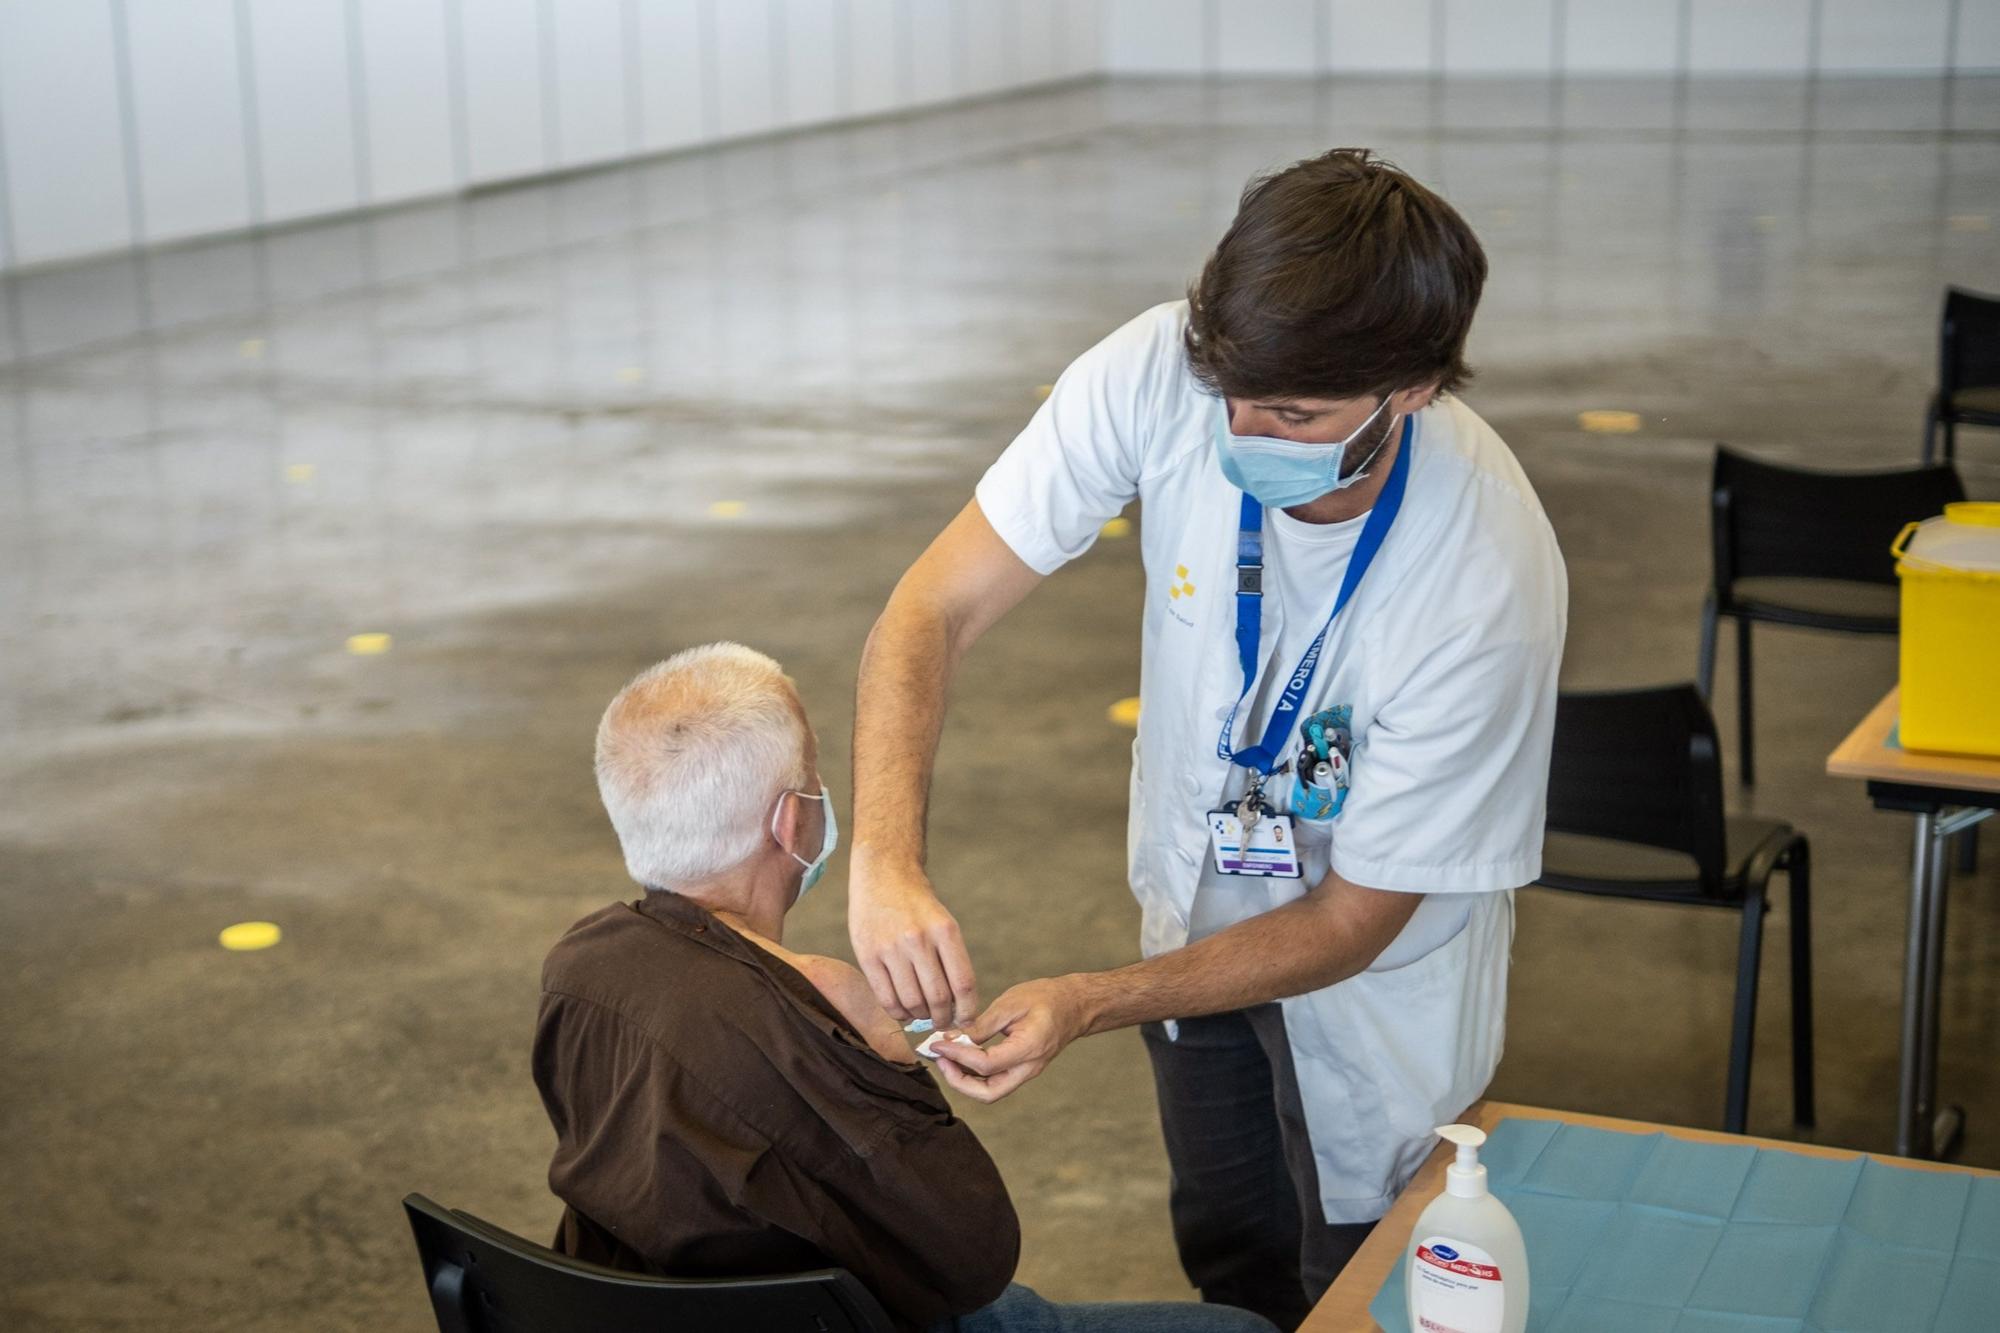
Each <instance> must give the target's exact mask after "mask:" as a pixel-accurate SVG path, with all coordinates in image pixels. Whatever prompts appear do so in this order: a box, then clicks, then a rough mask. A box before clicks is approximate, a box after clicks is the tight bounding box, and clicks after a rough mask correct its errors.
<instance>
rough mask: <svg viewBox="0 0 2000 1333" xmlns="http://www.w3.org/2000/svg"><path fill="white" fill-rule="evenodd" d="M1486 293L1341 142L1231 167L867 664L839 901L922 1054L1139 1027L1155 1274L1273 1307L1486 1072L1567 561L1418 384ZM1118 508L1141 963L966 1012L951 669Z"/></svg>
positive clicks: (1472, 252)
mask: <svg viewBox="0 0 2000 1333" xmlns="http://www.w3.org/2000/svg"><path fill="white" fill-rule="evenodd" d="M1485 276H1486V260H1485V256H1484V254H1483V252H1482V251H1481V249H1480V247H1479V243H1478V241H1477V239H1476V238H1475V237H1474V236H1473V234H1472V232H1471V230H1470V229H1469V228H1468V227H1467V226H1466V225H1465V223H1464V221H1463V220H1462V219H1461V218H1460V217H1459V216H1458V214H1457V213H1456V212H1455V211H1453V210H1452V208H1451V207H1450V205H1448V204H1446V203H1445V202H1444V201H1443V200H1442V199H1440V198H1439V197H1438V196H1436V195H1435V194H1433V193H1431V192H1430V191H1429V190H1427V189H1425V188H1424V187H1423V186H1421V185H1419V184H1418V183H1416V182H1415V181H1414V180H1412V179H1410V178H1409V177H1408V176H1406V175H1404V174H1403V173H1401V172H1400V171H1397V170H1396V169H1395V168H1393V167H1391V166H1389V165H1387V164H1385V163H1383V162H1381V161H1380V160H1378V159H1375V158H1373V157H1372V156H1371V155H1369V154H1367V153H1366V152H1365V151H1363V150H1346V149H1343V150H1338V151H1336V152H1333V153H1329V154H1326V155H1324V156H1322V157H1319V158H1315V159H1312V160H1310V161H1306V162H1302V163H1299V164H1297V165H1295V166H1293V167H1291V168H1289V169H1287V170H1285V171H1283V172H1280V173H1277V174H1276V175H1274V176H1270V177H1266V178H1264V179H1261V180H1259V181H1256V182H1253V184H1252V185H1251V187H1250V188H1249V189H1248V190H1247V191H1246V192H1245V194H1244V197H1243V201H1242V205H1241V207H1240V209H1239V211H1238V213H1237V217H1236V220H1235V222H1234V223H1233V224H1232V225H1231V227H1230V229H1229V231H1228V233H1227V234H1226V235H1225V236H1224V237H1223V239H1222V241H1221V243H1220V244H1219V245H1218V247H1217V249H1216V251H1215V253H1214V255H1213V256H1212V257H1211V258H1210V260H1209V262H1208V264H1207V265H1206V266H1205V268H1204V270H1203V272H1202V275H1201V278H1200V280H1199V281H1198V282H1197V283H1196V285H1195V287H1194V288H1193V289H1192V291H1191V292H1190V293H1189V300H1187V301H1176V302H1171V303H1169V304H1165V305H1160V306H1156V307H1154V308H1153V309H1151V310H1148V311H1146V312H1144V313H1143V314H1141V315H1139V316H1138V317H1137V318H1135V319H1133V320H1132V321H1131V322H1130V323H1128V324H1126V325H1125V326H1124V327H1123V328H1120V329H1118V330H1116V331H1115V332H1113V333H1112V334H1111V335H1110V336H1109V337H1107V338H1105V339H1104V341H1102V342H1101V343H1099V344H1098V345H1097V346H1096V347H1094V348H1092V349H1091V350H1089V351H1088V352H1085V353H1084V354H1083V355H1082V356H1081V357H1079V358H1078V359H1077V360H1076V361H1075V362H1074V363H1073V364H1072V365H1071V366H1070V367H1069V369H1068V370H1067V371H1066V372H1065V373H1064V374H1063V375H1062V377H1061V379H1059V380H1058V381H1057V383H1056V386H1055V389H1054V392H1053V393H1051V395H1050V396H1049V399H1048V401H1047V402H1046V403H1044V404H1043V405H1042V407H1041V409H1040V410H1039V411H1038V412H1037V413H1036V414H1035V416H1034V418H1033V420H1032V421H1030V422H1029V424H1028V426H1027V428H1026V429H1025V430H1024V431H1023V432H1022V433H1021V435H1020V436H1019V438H1017V439H1016V440H1015V441H1014V443H1013V444H1012V445H1011V446H1010V447H1009V448H1008V449H1007V450H1006V451H1005V452H1004V453H1003V454H1002V455H1001V456H1000V458H999V459H998V460H997V461H996V462H995V463H994V464H993V466H992V468H991V469H990V470H989V471H988V472H987V474H986V476H985V477H984V478H983V479H982V480H981V482H980V483H979V486H978V489H977V491H976V493H975V497H974V499H973V501H972V503H970V504H968V505H967V506H966V508H965V509H964V511H963V512H961V513H960V514H959V516H958V517H957V518H956V519H955V520H953V522H952V523H951V524H950V526H948V527H947V528H946V529H945V531H944V532H943V533H942V534H941V535H940V536H939V537H938V539H937V540H936V541H935V542H934V543H933V544H932V546H931V547H930V549H929V550H928V551H927V552H926V553H925V554H924V555H923V556H922V557H921V558H920V559H919V560H918V561H917V563H916V564H915V565H913V566H912V567H911V568H910V570H909V572H908V573H907V574H906V575H905V576H904V577H903V579H902V581H901V583H900V584H899V585H898V587H897V589H896V591H895V593H894V595H893V596H892V597H891V598H890V601H889V604H888V607H887V608H886V609H885V610H884V612H883V614H882V617H881V619H880V621H879V622H878V623H877V625H876V627H875V630H874V633H873V634H872V635H871V636H870V640H869V644H868V649H867V652H866V654H865V656H864V659H863V662H862V668H861V680H860V688H859V703H858V711H857V717H856V725H855V749H854V788H855V802H854V808H855V823H856V826H857V828H856V834H857V837H856V843H857V845H856V847H855V850H854V856H853V868H852V877H851V883H852V890H851V899H850V904H849V926H850V931H851V934H852V936H853V941H854V946H855V951H856V954H857V956H858V957H859V959H860V961H861V964H862V967H863V969H864V970H865V972H866V973H867V975H868V977H869V980H870V982H871V984H872V985H873V987H874V989H875V992H876V994H877V996H878V997H879V998H880V999H881V1001H882V1002H883V1004H884V1005H885V1006H886V1007H888V1008H889V1009H890V1011H891V1012H893V1013H896V1014H899V1015H901V1016H904V1017H906V1018H917V1017H925V1018H931V1019H933V1020H934V1021H935V1022H937V1023H938V1024H939V1025H940V1026H947V1025H954V1024H956V1025H961V1026H964V1027H965V1028H966V1029H967V1030H968V1031H970V1032H971V1033H972V1035H973V1036H974V1037H975V1038H977V1039H979V1040H980V1041H982V1042H985V1043H986V1045H985V1048H984V1049H983V1050H980V1049H972V1048H965V1047H958V1048H953V1049H952V1050H951V1051H950V1054H949V1055H948V1056H947V1058H946V1060H945V1061H944V1062H943V1063H942V1065H941V1070H942V1072H943V1073H944V1075H945V1077H946V1078H947V1080H948V1081H949V1082H950V1083H951V1084H952V1085H953V1086H954V1087H956V1088H958V1089H960V1090H961V1091H964V1092H966V1093H968V1094H970V1095H971V1096H974V1097H977V1098H980V1099H982V1100H989V1101H990V1100H994V1099H997V1098H999V1097H1003V1096H1006V1095H1007V1094H1009V1093H1011V1092H1012V1091H1014V1090H1015V1089H1016V1088H1018V1087H1019V1086H1020V1085H1021V1084H1022V1083H1023V1082H1025V1081H1026V1080H1028V1079H1030V1078H1032V1077H1033V1076H1034V1075H1035V1074H1037V1073H1039V1072H1040V1071H1041V1070H1042V1069H1043V1068H1044V1067H1046V1066H1047V1064H1048V1062H1049V1061H1050V1060H1052V1059H1054V1058H1055V1056H1056V1055H1057V1054H1058V1053H1059V1052H1060V1051H1061V1050H1062V1049H1063V1047H1064V1046H1066V1045H1067V1044H1068V1043H1070V1042H1071V1041H1074V1040H1075V1039H1077V1038H1078V1037H1082V1036H1087V1035H1090V1034H1092V1033H1097V1032H1104V1031H1108V1030H1111V1029H1114V1028H1119V1027H1127V1026H1134V1025H1141V1026H1143V1028H1144V1032H1145V1036H1146V1041H1147V1049H1148V1051H1149V1053H1150V1054H1151V1056H1152V1059H1153V1066H1154V1072H1155V1080H1156V1084H1157V1087H1158V1091H1159V1099H1160V1111H1161V1118H1162V1127H1163V1130H1164V1132H1165V1137H1166V1141H1167V1148H1168V1152H1169V1155H1170V1157H1171V1159H1172V1163H1173V1171H1174V1183H1173V1194H1172V1209H1173V1216H1174V1229H1175V1237H1176V1241H1177V1243H1178V1245H1179V1248H1180V1252H1181V1259H1182V1263H1183V1265H1184V1266H1185V1267H1186V1269H1187V1271H1188V1275H1189V1277H1190V1279H1191V1280H1192V1281H1193V1282H1194V1283H1195V1285H1196V1286H1198V1287H1199V1288H1200V1289H1201V1291H1202V1293H1203V1295H1204V1297H1205V1298H1206V1299H1209V1300H1216V1301H1223V1302H1227V1303H1230V1304H1235V1305H1241V1306H1245V1307H1247V1308H1250V1309H1254V1310H1257V1311H1259V1312H1260V1313H1263V1314H1265V1315H1267V1316H1269V1317H1270V1318H1272V1319H1274V1320H1276V1321H1277V1322H1279V1323H1280V1324H1281V1325H1284V1326H1287V1327H1289V1326H1292V1325H1294V1324H1296V1323H1297V1322H1298V1320H1299V1319H1300V1318H1301V1317H1303V1315H1304V1313H1305V1312H1306V1310H1307V1309H1309V1308H1310V1306H1311V1303H1312V1302H1313V1301H1314V1300H1316V1299H1317V1297H1318V1296H1319V1294H1320V1293H1321V1292H1323V1291H1324V1289H1325V1287H1326V1286H1327V1284H1328V1283H1330V1282H1331V1281H1332V1279H1333V1277H1334V1276H1335V1274H1337V1273H1338V1271H1339V1269H1340V1267H1341V1266H1342V1265H1343V1264H1344V1263H1345V1262H1346V1260H1347V1258H1348V1257H1349V1256H1350V1255H1351V1254H1352V1253H1353V1251H1354V1249H1355V1248H1356V1247H1357V1246H1358V1245H1359V1243H1360V1241H1361V1239H1362V1237H1364V1236H1365V1235H1366V1234H1367V1231H1368V1228H1369V1226H1370V1225H1371V1224H1372V1223H1373V1222H1374V1221H1375V1219H1377V1218H1379V1217H1380V1216H1381V1215H1382V1214H1383V1213H1384V1212H1385V1211H1387V1209H1388V1207H1389V1204H1390V1202H1391V1201H1392V1200H1393V1198H1394V1197H1395V1195H1396V1193H1397V1192H1398V1191H1399V1190H1400V1189H1401V1188H1402V1187H1403V1185H1404V1184H1405V1183H1407V1181H1408V1180H1409V1178H1410V1175H1411V1174H1412V1172H1413V1171H1414V1170H1415V1168H1416V1166H1417V1164H1418V1163H1419V1162H1420V1161H1421V1160H1422V1158H1423V1156H1424V1155H1425V1153H1426V1152H1427V1151H1428V1148H1429V1145H1430V1143H1431V1130H1432V1128H1433V1127H1434V1126H1436V1125H1440V1124H1444V1123H1447V1122H1449V1121H1451V1120H1453V1119H1454V1118H1456V1117H1457V1116H1458V1114H1459V1113H1460V1112H1461V1111H1463V1110H1464V1108H1465V1107H1466V1106H1467V1105H1468V1104H1469V1103H1471V1102H1472V1101H1473V1100H1475V1099H1476V1098H1477V1097H1478V1096H1479V1095H1480V1093H1481V1092H1482V1091H1483V1090H1484V1089H1485V1087H1486V1084H1487V1082H1488V1080H1489V1079H1490V1078H1491V1076H1492V1074H1493V1070H1494V1067H1495V1066H1496V1065H1497V1063H1498V1062H1499V1059H1500V1048H1501V1037H1502V1033H1503V1031H1504V1020H1505V1013H1506V993H1507V964H1508V953H1509V947H1510V944H1511V941H1512V938H1513V930H1514V906H1513V892H1512V891H1513V890H1514V889H1515V888H1516V887H1518V886H1520V885H1523V884H1527V883H1529V882H1530V881H1532V880H1533V879H1534V878H1535V876H1536V875H1537V874H1538V873H1539V871H1540V858H1541V840H1542V819H1543V803H1544V798H1545V791H1546V787H1547V778H1548V756H1549V740H1550V732H1551V728H1552V725H1553V720H1554V710H1555V690H1556V672H1557V666H1558V663H1559V661H1560V658H1561V655H1562V644H1563V634H1564V627H1565V619H1566V604H1567V585H1566V581H1565V576H1564V571H1563V564H1562V557H1561V554H1560V552H1559V551H1558V550H1557V548H1556V542H1555V538H1554V535H1553V534H1552V533H1551V531H1550V528H1549V524H1548V521H1547V519H1546V518H1545V517H1544V515H1543V513H1542V508H1541V504H1540V502H1539V501H1538V500H1537V498H1536V496H1535V492H1534V490H1533V488H1532V487H1531V486H1530V485H1529V484H1528V480H1527V478H1526V477H1525V476H1524V475H1523V474H1522V472H1521V469H1520V466H1519V464H1518V463H1516V461H1515V459H1514V456H1513V454H1512V453H1510V452H1509V451H1508V449H1507V446H1506V445H1505V444H1504V443H1502V442H1501V440H1500V438H1499V437H1498V436H1497V435H1496V434H1494V432H1493V431H1492V429H1491V428H1490V427H1488V426H1487V425H1486V423H1485V422H1484V421H1481V420H1480V419H1479V417H1477V416H1476V415H1474V414H1473V412H1472V411H1471V409H1469V408H1467V407H1466V406H1464V404H1462V403H1461V402H1459V401H1458V400H1457V399H1456V398H1452V397H1449V396H1445V395H1448V394H1449V392H1450V390H1452V389H1453V388H1455V387H1456V386H1457V385H1459V384H1460V383H1461V382H1463V380H1464V379H1465V378H1466V375H1467V373H1468V372H1467V369H1466V366H1465V363H1464V360H1463V355H1464V347H1465V338H1466V333H1467V331H1468V329H1469V327H1470V324H1471V321H1472V315H1473V311H1474V309H1475V308H1476V306H1477V304H1478V300H1479V293H1480V289H1481V287H1482V285H1483V284H1484V281H1485ZM1135 498H1136V499H1138V500H1139V501H1140V503H1141V505H1142V533H1143V539H1142V544H1143V548H1144V559H1145V567H1146V584H1147V593H1146V605H1145V612H1144V616H1143V622H1142V625H1141V633H1142V636H1143V644H1144V653H1143V657H1142V667H1141V678H1140V700H1141V706H1140V716H1139V736H1138V741H1137V743H1136V745H1135V746H1134V749H1133V764H1132V783H1131V816H1130V825H1129V836H1128V845H1129V858H1130V866H1129V870H1130V880H1131V886H1132V891H1133V893H1134V894H1135V895H1136V896H1137V898H1138V900H1139V903H1140V906H1141V907H1142V909H1143V913H1144V926H1143V933H1142V938H1141V941H1140V944H1141V952H1142V954H1143V960H1142V961H1140V962H1136V963H1133V964H1131V965H1129V966H1127V967H1123V968H1119V969H1116V970H1114V971H1110V972H1104V973H1091V974H1080V975H1073V976H1066V977H1055V978H1049V979H1046V980H1041V981H1032V982H1028V983H1025V984H1023V985H1020V986H1016V987H1014V988H1013V989H1011V990H1009V991H1008V992H1007V993H1006V994H1004V995H1002V996H1001V997H1000V998H999V999H998V1000H997V1001H996V1002H994V1003H993V1004H992V1005H991V1006H990V1007H988V1008H986V1009H985V1010H984V1011H983V1012H982V1011H980V1009H979V1007H978V990H977V982H976V978H975V976H974V972H973V968H972V964H971V960H970V955H969V953H968V951H967V948H966V944H965V942H964V940H963V939H962V937H961V936H960V933H959V930H958V926H957V923H956V922H955V921H954V920H953V918H952V916H951V914H950V912H949V911H948V910H947V909H946V907H945V906H944V904H943V903H942V902H941V901H940V899H939V897H938V894H937V892H936V890H935V889H934V888H933V886H932V885H931V883H930V880H929V878H928V877H927V876H926V874H925V873H924V869H923V854H924V845H923V830H924V816H925V808H926V801H927V798H928V788H929V782H930V772H931V765H932V762H933V758H934V755H935V751H936V747H937V740H938V734H939V729H940V726H941V724H942V720H943V713H944V699H945V694H946V690H947V688H948V686H949V683H950V679H951V675H952V672H953V670H954V669H955V667H956V666H957V663H958V662H959V661H960V659H961V658H962V657H963V656H964V654H965V652H966V650H967V649H968V648H970V646H971V645H972V643H973V642H974V641H975V640H976V639H978V637H979V636H980V634H982V633H983V632H984V631H985V630H986V628H987V627H988V626H990V625H991V624H993V623H994V621H996V620H998V619H999V618H1000V616H1002V615H1003V614H1005V613H1006V611H1007V610H1009V609H1010V608H1011V607H1012V606H1014V605H1015V604H1016V603H1017V602H1018V601H1020V599H1021V598H1022V597H1023V596H1025V595H1026V594H1027V593H1028V591H1029V590H1030V589H1032V588H1033V587H1034V585H1035V584H1036V583H1037V582H1038V581H1039V580H1040V579H1041V578H1043V577H1044V576H1046V575H1048V574H1051V573H1053V572H1054V571H1055V570H1056V569H1058V568H1059V567H1060V566H1062V565H1063V564H1064V563H1065V562H1066V561H1069V560H1072V559H1074V558H1076V557H1077V556H1079V555H1081V554H1083V552H1084V551H1086V550H1087V549H1089V547H1090V545H1091V543H1092V542H1093V541H1094V540H1095V538H1096V536H1097V534H1098V531H1099V529H1100V527H1101V526H1102V525H1103V524H1104V522H1105V521H1106V520H1107V519H1110V518H1112V517H1113V516H1115V515H1116V514H1118V513H1119V511H1120V510H1122V509H1123V508H1124V507H1125V506H1126V505H1127V504H1129V503H1130V502H1131V501H1132V500H1134V499H1135Z"/></svg>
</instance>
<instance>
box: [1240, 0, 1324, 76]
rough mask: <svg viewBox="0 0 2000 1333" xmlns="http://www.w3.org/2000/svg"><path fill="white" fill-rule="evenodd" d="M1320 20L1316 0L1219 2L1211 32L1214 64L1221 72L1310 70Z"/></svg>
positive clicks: (1314, 61)
mask: <svg viewBox="0 0 2000 1333" xmlns="http://www.w3.org/2000/svg"><path fill="white" fill-rule="evenodd" d="M1320 22H1321V20H1320V3H1319V0H1257V2H1256V3H1253V4H1241V5H1224V6H1223V7H1222V10H1221V14H1220V19H1219V21H1218V23H1217V24H1216V31H1215V47H1216V52H1215V57H1216V67H1217V68H1218V69H1220V70H1222V71H1223V72H1224V73H1229V72H1231V71H1244V72H1249V73H1257V74H1263V73H1288V74H1306V73H1310V72H1312V71H1313V70H1314V69H1316V68H1317V67H1318V64H1319V58H1320V52H1319V29H1320Z"/></svg>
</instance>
